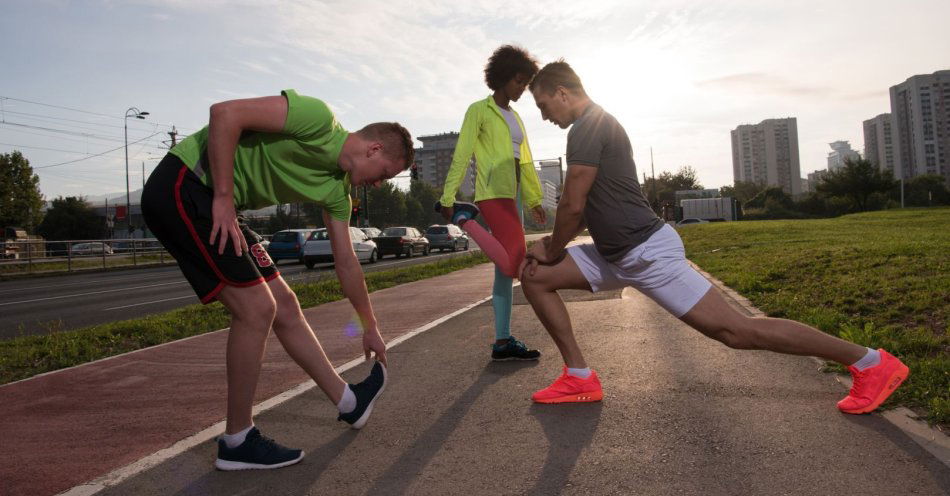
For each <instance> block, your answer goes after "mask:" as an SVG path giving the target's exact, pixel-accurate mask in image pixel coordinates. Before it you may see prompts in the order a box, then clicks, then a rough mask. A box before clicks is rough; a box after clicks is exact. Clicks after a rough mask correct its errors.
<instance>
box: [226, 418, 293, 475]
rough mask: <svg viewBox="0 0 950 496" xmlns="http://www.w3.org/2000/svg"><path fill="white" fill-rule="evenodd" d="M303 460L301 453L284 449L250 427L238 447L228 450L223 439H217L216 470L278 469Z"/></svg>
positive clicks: (255, 428)
mask: <svg viewBox="0 0 950 496" xmlns="http://www.w3.org/2000/svg"><path fill="white" fill-rule="evenodd" d="M300 460H303V451H301V450H299V449H289V448H285V447H283V446H281V445H279V444H277V442H276V441H274V440H273V439H270V438H268V437H264V436H262V435H261V431H259V430H257V427H252V428H251V431H250V432H248V433H247V437H246V438H245V439H244V442H243V443H241V445H240V446H237V447H235V448H228V445H227V444H225V442H224V440H223V439H218V459H217V460H215V462H214V466H215V468H217V469H218V470H252V469H268V468H280V467H286V466H287V465H293V464H295V463H297V462H299V461H300Z"/></svg>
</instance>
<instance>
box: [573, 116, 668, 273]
mask: <svg viewBox="0 0 950 496" xmlns="http://www.w3.org/2000/svg"><path fill="white" fill-rule="evenodd" d="M575 164H580V165H586V166H593V167H597V169H598V170H597V178H596V179H595V180H594V184H593V185H592V186H591V188H590V193H588V195H587V204H586V206H585V207H584V220H585V221H586V222H587V230H588V231H589V232H590V235H591V237H592V238H594V246H595V247H596V248H597V251H598V252H599V253H600V254H601V255H603V256H604V258H605V259H607V261H609V262H614V261H617V260H619V259H620V258H622V257H623V256H624V255H625V254H626V253H627V252H628V251H630V250H631V249H632V248H633V247H635V246H637V245H639V244H640V243H643V242H644V241H646V240H647V239H648V238H649V237H650V235H652V234H653V233H655V232H656V231H657V230H659V229H660V228H661V227H663V224H664V222H663V220H661V219H660V218H659V217H657V216H656V214H655V213H653V210H652V209H651V208H650V203H649V202H648V201H647V199H646V198H645V197H644V196H643V192H642V191H641V190H640V182H639V181H637V167H636V165H635V164H634V163H633V147H632V146H631V145H630V138H629V137H628V136H627V132H626V131H624V129H623V126H621V125H620V123H619V122H617V119H615V118H614V116H612V115H610V114H608V113H607V112H604V109H603V108H601V107H600V105H597V104H596V103H593V102H591V104H590V105H589V106H588V107H587V109H586V110H584V113H583V115H581V116H580V117H579V118H578V119H577V120H576V121H574V124H573V125H572V126H571V130H570V132H568V134H567V165H568V166H571V165H575Z"/></svg>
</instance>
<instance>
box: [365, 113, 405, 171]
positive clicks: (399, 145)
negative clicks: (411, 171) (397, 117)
mask: <svg viewBox="0 0 950 496" xmlns="http://www.w3.org/2000/svg"><path fill="white" fill-rule="evenodd" d="M357 132H358V133H359V134H360V135H361V136H363V137H364V138H368V139H372V140H378V141H379V142H381V143H382V144H383V150H384V151H383V154H384V155H386V156H387V157H389V158H392V159H396V160H399V159H405V163H404V164H403V166H402V168H403V170H406V169H408V168H409V166H410V165H412V164H413V162H415V160H416V149H415V148H414V147H413V144H412V135H411V134H409V130H408V129H406V128H404V127H402V126H401V125H400V124H399V123H398V122H374V123H373V124H368V125H366V126H365V127H363V129H360V130H359V131H357Z"/></svg>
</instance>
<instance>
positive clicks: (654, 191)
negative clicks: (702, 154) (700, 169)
mask: <svg viewBox="0 0 950 496" xmlns="http://www.w3.org/2000/svg"><path fill="white" fill-rule="evenodd" d="M691 189H703V185H702V184H700V183H699V179H698V178H697V177H696V169H693V168H692V167H690V166H688V165H684V166H683V167H680V170H678V171H677V172H676V174H672V173H670V172H668V171H665V172H661V173H660V176H659V177H657V178H656V181H654V180H653V178H647V180H646V182H645V183H644V184H643V195H644V196H646V197H647V200H648V201H650V203H651V204H653V208H654V209H657V208H659V207H660V206H661V205H665V204H667V203H671V204H672V203H674V202H675V201H676V192H677V191H685V190H691ZM657 201H658V202H659V205H657V204H656V203H657Z"/></svg>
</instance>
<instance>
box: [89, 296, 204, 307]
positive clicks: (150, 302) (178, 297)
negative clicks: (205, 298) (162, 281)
mask: <svg viewBox="0 0 950 496" xmlns="http://www.w3.org/2000/svg"><path fill="white" fill-rule="evenodd" d="M183 298H197V296H195V295H186V296H176V297H174V298H165V299H164V300H155V301H146V302H144V303H133V304H131V305H122V306H121V307H112V308H106V309H105V310H119V309H121V308H129V307H137V306H140V305H151V304H152V303H161V302H163V301H172V300H181V299H183Z"/></svg>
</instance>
